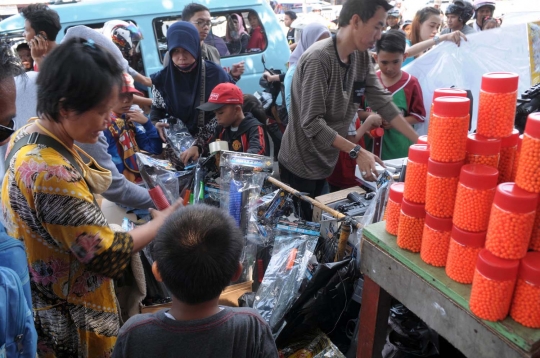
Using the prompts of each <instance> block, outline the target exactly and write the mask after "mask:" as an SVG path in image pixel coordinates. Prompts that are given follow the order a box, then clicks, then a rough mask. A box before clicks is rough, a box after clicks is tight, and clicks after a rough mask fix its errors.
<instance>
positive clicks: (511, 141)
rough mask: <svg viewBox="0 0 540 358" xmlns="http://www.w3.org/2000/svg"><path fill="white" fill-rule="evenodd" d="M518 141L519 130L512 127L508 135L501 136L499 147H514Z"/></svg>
mask: <svg viewBox="0 0 540 358" xmlns="http://www.w3.org/2000/svg"><path fill="white" fill-rule="evenodd" d="M518 142H519V131H518V130H517V129H514V130H513V131H512V134H510V135H509V136H508V137H504V138H501V148H510V147H514V146H516V145H517V144H518Z"/></svg>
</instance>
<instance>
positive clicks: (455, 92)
mask: <svg viewBox="0 0 540 358" xmlns="http://www.w3.org/2000/svg"><path fill="white" fill-rule="evenodd" d="M439 97H467V91H464V90H460V89H456V88H437V89H436V90H435V91H434V92H433V100H432V101H431V109H430V111H429V126H428V143H430V139H429V136H430V133H431V130H432V128H433V126H432V124H433V109H434V108H435V99H437V98H439Z"/></svg>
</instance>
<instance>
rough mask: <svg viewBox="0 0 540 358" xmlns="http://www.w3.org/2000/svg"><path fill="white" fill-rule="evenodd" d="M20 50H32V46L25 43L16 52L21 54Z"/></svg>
mask: <svg viewBox="0 0 540 358" xmlns="http://www.w3.org/2000/svg"><path fill="white" fill-rule="evenodd" d="M20 50H30V46H28V44H27V43H26V42H23V43H22V44H19V45H18V46H17V48H16V49H15V51H17V52H19V51H20Z"/></svg>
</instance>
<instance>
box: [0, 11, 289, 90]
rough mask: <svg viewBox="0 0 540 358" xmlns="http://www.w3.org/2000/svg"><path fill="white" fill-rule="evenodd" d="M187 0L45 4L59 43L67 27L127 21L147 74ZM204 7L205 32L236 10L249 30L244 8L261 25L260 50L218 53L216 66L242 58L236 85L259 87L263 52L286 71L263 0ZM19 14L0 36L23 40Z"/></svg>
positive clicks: (279, 38)
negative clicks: (138, 36)
mask: <svg viewBox="0 0 540 358" xmlns="http://www.w3.org/2000/svg"><path fill="white" fill-rule="evenodd" d="M191 2H192V0H83V1H82V2H79V3H74V4H63V5H59V6H55V5H51V8H52V9H54V10H55V11H57V12H58V14H59V16H60V21H61V23H62V30H61V31H60V33H59V34H58V38H57V42H60V41H61V40H62V38H63V37H64V35H65V32H66V30H67V29H68V28H70V27H72V26H77V25H86V26H88V27H92V28H95V29H100V28H101V27H102V26H103V24H104V23H105V22H107V21H109V20H115V19H119V20H125V21H132V22H134V23H135V24H137V26H139V28H140V29H141V31H142V33H143V35H144V39H143V40H141V42H140V45H139V47H140V49H139V50H140V55H141V57H140V58H141V60H142V64H143V66H144V68H143V70H142V71H140V72H141V73H145V74H146V75H147V76H149V75H151V74H152V73H155V72H157V71H159V70H160V69H161V68H163V65H162V59H163V56H164V54H165V52H166V50H167V42H166V38H165V36H164V34H166V31H167V27H168V26H169V25H170V24H171V23H173V22H175V21H179V20H181V14H182V10H183V8H184V6H185V5H187V4H189V3H191ZM200 3H201V4H203V5H205V6H206V7H208V8H209V9H210V13H211V15H212V24H213V26H212V29H211V34H213V35H214V36H217V37H219V38H221V39H224V38H225V30H226V26H227V18H228V15H230V14H232V13H236V14H242V17H243V18H244V24H245V26H246V29H247V30H248V31H249V30H250V29H249V21H248V19H247V17H248V12H249V11H255V12H256V13H257V14H258V16H259V19H260V22H261V24H262V27H263V29H264V33H265V37H266V43H267V46H266V48H265V49H263V50H262V51H260V52H250V53H243V54H238V55H232V56H222V58H221V65H222V66H223V67H224V68H231V67H232V65H233V64H234V63H237V62H240V61H245V72H244V75H243V76H242V78H241V80H240V81H238V83H237V84H238V86H239V87H240V88H241V89H242V91H243V92H244V93H249V94H253V93H254V92H255V91H257V90H260V86H259V79H260V78H261V76H262V74H263V72H264V68H263V65H262V62H261V57H262V55H263V54H264V56H265V59H266V65H267V67H273V68H275V69H281V70H283V71H285V70H286V64H287V62H288V60H289V56H290V51H289V47H288V45H287V41H286V39H285V34H284V31H283V28H282V27H281V26H280V24H279V21H278V19H277V17H276V15H275V14H274V12H273V11H272V8H271V7H270V5H269V4H268V2H267V1H266V0H230V1H224V0H200ZM23 31H24V18H23V17H22V16H20V15H14V16H11V17H9V18H7V19H5V20H3V21H0V36H5V35H7V36H8V37H11V38H13V39H14V40H16V41H24V38H23V37H22V33H23Z"/></svg>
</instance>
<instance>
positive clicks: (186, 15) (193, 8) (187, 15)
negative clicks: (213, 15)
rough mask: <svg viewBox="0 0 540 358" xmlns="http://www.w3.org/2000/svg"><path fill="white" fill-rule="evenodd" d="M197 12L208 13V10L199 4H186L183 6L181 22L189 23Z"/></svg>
mask: <svg viewBox="0 0 540 358" xmlns="http://www.w3.org/2000/svg"><path fill="white" fill-rule="evenodd" d="M199 11H208V12H210V10H209V9H208V8H207V7H206V6H204V5H201V4H197V3H196V2H192V3H190V4H187V5H186V6H184V10H182V21H189V20H191V18H192V17H193V15H195V13H196V12H199Z"/></svg>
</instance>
